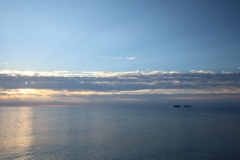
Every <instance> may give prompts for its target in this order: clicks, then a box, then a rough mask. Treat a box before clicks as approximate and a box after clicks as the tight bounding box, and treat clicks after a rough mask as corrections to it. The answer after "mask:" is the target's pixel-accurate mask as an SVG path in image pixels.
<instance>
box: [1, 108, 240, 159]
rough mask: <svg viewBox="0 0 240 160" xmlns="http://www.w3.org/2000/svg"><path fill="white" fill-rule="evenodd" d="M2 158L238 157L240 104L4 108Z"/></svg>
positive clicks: (239, 152) (239, 145)
mask: <svg viewBox="0 0 240 160" xmlns="http://www.w3.org/2000/svg"><path fill="white" fill-rule="evenodd" d="M0 159H1V160H12V159H14V160H29V159H30V160H74V159H80V160H239V159H240V108H239V107H207V106H206V107H180V108H174V107H172V106H170V107H148V106H144V107H22V106H21V107H0Z"/></svg>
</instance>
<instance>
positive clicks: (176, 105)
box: [173, 105, 181, 107]
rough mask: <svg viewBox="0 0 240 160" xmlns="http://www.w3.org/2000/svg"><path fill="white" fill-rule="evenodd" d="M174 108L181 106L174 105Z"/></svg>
mask: <svg viewBox="0 0 240 160" xmlns="http://www.w3.org/2000/svg"><path fill="white" fill-rule="evenodd" d="M173 107H181V106H180V105H174V106H173Z"/></svg>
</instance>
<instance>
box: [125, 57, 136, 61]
mask: <svg viewBox="0 0 240 160" xmlns="http://www.w3.org/2000/svg"><path fill="white" fill-rule="evenodd" d="M126 59H129V60H133V59H136V58H135V57H126Z"/></svg>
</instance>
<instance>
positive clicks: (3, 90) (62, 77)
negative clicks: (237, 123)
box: [0, 70, 240, 103]
mask: <svg viewBox="0 0 240 160" xmlns="http://www.w3.org/2000/svg"><path fill="white" fill-rule="evenodd" d="M0 73H1V74H0V102H1V101H6V100H9V101H10V100H11V101H12V100H22V101H25V100H26V101H27V100H28V101H33V100H34V101H40V100H41V101H43V102H50V101H57V102H64V103H65V102H69V103H70V102H74V103H93V102H94V103H95V102H96V103H97V102H98V101H99V102H102V103H103V102H105V103H110V102H108V101H116V102H119V101H120V99H122V100H123V101H128V102H133V101H134V100H136V101H135V102H136V103H138V101H140V100H141V99H143V100H144V101H145V102H146V103H147V102H149V103H153V102H159V101H161V102H165V101H170V100H172V99H175V100H194V99H195V100H199V99H201V100H204V99H205V100H209V99H212V100H216V99H218V100H220V101H221V100H226V101H227V100H229V99H232V100H233V99H234V100H235V101H239V100H238V99H240V97H239V96H240V73H228V74H225V73H214V72H211V71H190V72H189V73H182V72H176V71H168V72H166V71H152V72H141V71H128V72H103V71H97V72H87V71H84V72H70V71H53V72H34V71H10V70H3V71H0ZM211 97H212V98H211ZM224 97H225V98H224ZM141 101H142V100H141Z"/></svg>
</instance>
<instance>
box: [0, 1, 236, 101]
mask: <svg viewBox="0 0 240 160" xmlns="http://www.w3.org/2000/svg"><path fill="white" fill-rule="evenodd" d="M239 6H240V1H237V0H230V1H227V0H195V1H191V0H168V1H164V0H156V1H155V0H130V1H129V0H128V1H127V0H102V1H94V0H90V1H81V0H68V1H64V0H62V1H60V0H58V1H57V0H56V1H55V0H52V1H46V0H41V1H32V0H21V1H19V0H8V1H6V0H2V1H0V24H1V25H0V35H1V36H0V57H1V58H0V71H1V72H0V73H1V74H2V75H3V76H2V77H1V78H3V77H4V79H5V78H6V77H5V76H7V77H8V78H10V79H11V78H12V76H13V75H14V76H16V75H18V77H19V76H20V77H21V78H23V79H24V77H25V76H29V75H28V74H30V75H31V76H32V78H33V77H34V76H36V75H37V76H52V78H56V77H57V76H59V75H56V73H57V71H58V73H61V74H60V75H61V76H65V77H68V76H70V77H73V76H75V77H81V76H90V77H92V78H93V77H95V76H105V77H109V76H110V75H114V76H116V75H118V76H119V73H121V75H120V77H118V78H119V79H121V78H122V77H121V76H123V75H124V76H125V75H126V74H127V75H128V74H129V73H133V74H139V73H143V74H145V73H146V74H147V73H149V75H148V76H150V75H153V74H155V77H158V80H157V81H158V82H157V83H160V81H161V76H159V75H163V77H164V76H165V74H168V73H173V72H172V71H175V74H177V75H182V74H183V73H184V75H185V73H187V74H190V75H193V77H194V76H195V74H204V75H206V74H207V75H215V76H217V75H223V77H226V80H222V79H221V82H222V83H227V79H229V77H228V75H229V73H230V72H234V73H232V74H234V76H235V77H234V76H232V77H231V78H233V77H234V79H239V78H238V77H239V75H238V72H239V67H240V64H239V60H240V30H239V28H240V18H239V17H240V11H239ZM26 71H28V72H26ZM62 71H65V72H62ZM104 72H105V74H104V75H103V74H100V73H104ZM32 73H34V74H32ZM53 73H54V74H53ZM86 73H87V74H86ZM96 73H97V74H96ZM106 73H108V74H106ZM223 73H228V74H223ZM128 76H129V75H128ZM135 76H136V75H134V76H133V77H132V78H133V79H138V78H139V77H137V78H136V77H135ZM217 77H218V76H217ZM21 78H20V79H21ZM28 78H29V77H28ZM115 78H116V77H115ZM148 78H149V77H148ZM23 79H21V81H22V80H23ZM130 79H131V78H130ZM45 80H46V81H47V80H49V79H45ZM65 80H66V79H64V80H62V81H65ZM15 81H16V80H14V81H12V82H15ZM28 81H30V79H26V82H28ZM56 81H58V78H56ZM139 81H140V82H141V83H145V82H144V81H142V80H139ZM172 81H173V80H172ZM172 81H171V83H172ZM176 81H179V80H176ZM31 82H33V83H34V84H36V83H41V84H43V80H41V82H40V81H38V80H36V79H34V80H31ZM99 82H101V83H106V84H107V82H108V83H111V84H114V85H116V90H118V91H120V90H119V89H120V88H119V87H120V86H121V85H120V86H118V84H120V83H119V82H116V83H115V81H114V80H113V81H110V80H109V79H108V80H107V81H104V82H102V81H98V83H99ZM24 83H25V82H24ZM44 83H48V82H44ZM49 83H50V82H49ZM51 83H52V81H51ZM66 83H70V82H69V81H68V82H66ZM89 83H90V82H89ZM91 83H92V82H91ZM127 83H128V82H127ZM148 83H150V82H148ZM151 83H154V81H152V82H151ZM188 83H190V82H188ZM206 83H208V81H206ZM71 84H75V81H73V82H71ZM94 84H96V83H95V82H94ZM180 84H181V85H182V86H184V85H183V84H185V82H181V83H180ZM180 84H179V85H180ZM196 84H197V83H196ZM235 84H236V85H235V87H236V88H235V89H238V88H239V85H238V81H236V82H235ZM28 85H29V83H28ZM39 85H40V84H39ZM39 85H38V86H39ZM59 85H62V84H59ZM124 85H125V84H124ZM13 86H14V85H13ZM93 86H94V85H93ZM201 86H202V85H201ZM0 87H1V88H0V89H2V94H8V93H10V90H9V89H19V88H21V89H23V88H25V89H29V88H31V87H32V89H39V88H38V87H36V86H35V85H32V86H25V87H21V85H20V84H17V85H15V88H9V87H6V84H5V82H3V81H2V82H1V83H0ZM71 87H73V86H71ZM91 87H92V85H91ZM91 87H89V88H88V87H87V88H86V89H85V91H86V90H88V91H90V90H91V91H92V88H91ZM218 87H219V86H218ZM224 87H225V89H226V86H224ZM40 88H41V87H40ZM60 88H61V87H60ZM76 88H78V87H76ZM113 88H114V87H113ZM130 88H131V87H130ZM133 88H134V87H133ZM162 88H164V87H161V86H160V85H158V86H155V88H154V87H149V86H148V87H146V86H145V88H144V87H143V88H142V87H140V88H135V89H133V90H134V91H135V90H142V89H162ZM180 88H181V92H182V89H183V88H182V87H180ZM190 88H191V89H193V88H192V87H190ZM213 88H214V87H213ZM230 88H231V89H230ZM42 89H44V85H43V86H42ZM45 89H51V90H54V88H45ZM81 89H82V88H81V87H80V88H78V91H79V90H81ZM102 89H103V90H104V87H103V88H102ZM165 89H166V88H165ZM167 89H172V88H167ZM173 89H179V88H178V87H177V88H176V87H173ZM185 89H186V88H185ZM187 89H189V88H187ZM194 89H195V88H194ZM214 89H216V88H214ZM218 89H219V88H218ZM232 89H233V88H232V87H231V86H229V88H228V90H229V93H230V90H231V94H232V91H233V90H232ZM63 90H68V91H69V90H71V89H70V88H64V89H63ZM113 90H114V89H112V91H113ZM126 90H129V89H126ZM209 90H210V89H209V88H206V91H209ZM220 90H223V88H221V89H220ZM94 91H95V90H94ZM145 91H146V90H145ZM218 91H219V90H218ZM45 92H46V91H45ZM49 92H50V91H49ZM146 92H147V91H146ZM153 92H155V91H152V93H153ZM177 92H178V91H176V92H175V93H177ZM201 93H202V92H201ZM211 93H212V92H211ZM221 93H222V92H221ZM236 93H237V91H236V90H235V91H234V94H236ZM31 94H33V93H31ZM121 94H122V90H121ZM161 94H162V93H161ZM188 94H189V92H188ZM214 94H215V92H214ZM224 94H227V92H226V90H225V91H224ZM105 96H106V95H105ZM128 96H129V94H128ZM135 96H136V95H135ZM168 96H169V95H168ZM235 96H236V95H235ZM20 97H21V96H20ZM125 97H127V95H125ZM185 97H186V96H185ZM195 97H196V95H195ZM200 97H201V96H200ZM5 98H6V96H5ZM8 98H9V97H8ZM2 99H4V98H2ZM73 99H74V98H73ZM89 99H91V98H89ZM92 99H93V98H92ZM103 99H106V97H105V98H103ZM110 99H111V98H110ZM125 99H126V98H125ZM15 100H16V99H15ZM58 100H59V99H58ZM148 100H149V101H146V102H150V99H148ZM16 101H22V100H19V99H17V100H16ZM49 101H51V102H52V101H53V100H49ZM103 101H104V100H103ZM106 101H107V99H106ZM9 102H10V100H9ZM46 102H47V100H46ZM67 102H70V100H68V101H67ZM234 102H237V100H235V101H234ZM156 103H157V102H156Z"/></svg>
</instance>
